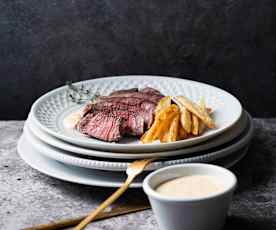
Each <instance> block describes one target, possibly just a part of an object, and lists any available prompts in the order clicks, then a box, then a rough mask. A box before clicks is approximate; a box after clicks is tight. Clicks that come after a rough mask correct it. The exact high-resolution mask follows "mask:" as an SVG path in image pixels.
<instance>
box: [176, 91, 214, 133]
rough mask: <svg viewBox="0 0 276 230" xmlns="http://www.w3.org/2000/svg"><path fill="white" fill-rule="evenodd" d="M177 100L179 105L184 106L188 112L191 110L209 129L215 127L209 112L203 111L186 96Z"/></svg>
mask: <svg viewBox="0 0 276 230" xmlns="http://www.w3.org/2000/svg"><path fill="white" fill-rule="evenodd" d="M175 99H176V101H177V102H178V103H180V104H182V106H184V107H185V108H186V109H187V110H189V111H190V112H191V113H193V114H194V115H196V116H197V117H198V118H200V119H201V120H202V121H203V123H204V124H206V126H207V127H209V128H214V127H215V123H214V121H213V120H212V118H211V117H210V116H209V114H208V113H207V111H202V110H201V109H200V107H199V106H198V105H197V104H195V103H194V102H192V101H190V100H189V99H188V98H186V97H184V96H177V97H176V98H175Z"/></svg>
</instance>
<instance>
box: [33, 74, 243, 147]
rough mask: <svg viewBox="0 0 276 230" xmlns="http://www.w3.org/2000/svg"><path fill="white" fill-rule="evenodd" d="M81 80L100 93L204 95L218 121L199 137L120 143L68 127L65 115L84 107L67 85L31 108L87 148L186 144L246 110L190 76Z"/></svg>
mask: <svg viewBox="0 0 276 230" xmlns="http://www.w3.org/2000/svg"><path fill="white" fill-rule="evenodd" d="M80 84H84V85H85V86H87V87H89V88H91V91H92V92H93V93H99V94H100V95H108V94H109V93H111V92H113V91H114V90H120V89H127V88H133V87H138V88H142V87H146V86H150V87H153V88H155V89H158V90H160V91H161V93H163V94H164V95H171V96H177V95H185V96H187V97H188V98H190V99H191V100H192V101H195V102H197V101H199V99H200V98H201V97H204V98H205V101H206V104H207V106H208V107H210V108H212V109H213V110H214V113H213V116H214V120H215V123H216V125H217V128H216V129H211V130H208V131H206V132H205V133H204V134H203V135H201V136H199V137H194V138H190V139H187V140H181V141H177V142H173V143H163V144H160V143H152V144H140V143H139V140H138V139H137V138H123V140H122V141H121V142H120V143H108V142H104V141H100V140H97V139H94V138H89V137H86V136H84V135H81V134H80V133H79V132H77V131H75V130H69V129H66V128H65V127H64V125H63V120H64V118H65V117H66V116H67V115H68V114H70V113H72V112H74V111H76V110H79V109H80V106H79V105H75V104H74V103H72V102H71V101H70V100H69V99H68V98H67V95H66V89H67V87H61V88H58V89H55V90H53V91H50V92H49V93H47V94H45V95H44V96H42V97H40V98H39V99H38V100H37V101H36V102H35V103H34V104H33V106H32V109H31V114H32V116H33V120H34V122H35V123H36V124H37V125H38V126H39V127H40V128H41V129H42V130H44V131H45V132H47V133H49V134H51V135H52V136H55V137H57V138H60V139H62V140H64V141H67V142H70V143H73V144H76V145H79V146H83V147H87V148H93V149H99V150H108V151H113V152H114V151H120V152H152V151H165V150H172V149H179V148H184V147H187V146H191V145H195V144H198V143H200V142H203V141H206V140H208V139H210V138H212V137H214V136H216V135H218V134H220V133H222V132H224V131H225V130H227V129H229V128H230V127H231V126H232V125H234V124H235V123H236V122H237V121H238V119H239V118H240V116H241V114H242V107H241V104H240V102H239V101H238V100H237V99H236V98H235V97H234V96H232V95H231V94H229V93H227V92H226V91H224V90H222V89H219V88H216V87H214V86H210V85H207V84H203V83H199V82H195V81H190V80H183V79H178V78H169V77H156V76H155V77H154V76H123V77H109V78H100V79H94V80H89V81H83V82H79V83H78V84H77V85H80Z"/></svg>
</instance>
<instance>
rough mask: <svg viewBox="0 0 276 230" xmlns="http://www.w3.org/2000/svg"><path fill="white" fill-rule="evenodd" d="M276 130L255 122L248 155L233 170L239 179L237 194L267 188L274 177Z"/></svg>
mask: <svg viewBox="0 0 276 230" xmlns="http://www.w3.org/2000/svg"><path fill="white" fill-rule="evenodd" d="M275 137H276V130H273V129H271V130H269V129H265V128H264V125H263V124H261V123H259V122H255V135H254V137H253V139H252V142H251V145H250V147H249V149H248V154H247V155H246V156H245V157H244V158H243V159H242V160H241V161H240V162H239V163H238V164H237V165H235V166H234V167H232V168H231V170H232V171H233V172H234V173H235V174H236V175H237V177H238V185H239V186H238V189H237V192H245V191H248V190H252V187H255V188H256V189H257V188H258V187H259V186H266V185H267V183H268V182H269V180H270V179H271V177H272V175H273V169H274V167H275V162H276V157H274V155H275V154H274V150H275V149H276V142H275Z"/></svg>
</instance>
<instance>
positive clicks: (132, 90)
mask: <svg viewBox="0 0 276 230" xmlns="http://www.w3.org/2000/svg"><path fill="white" fill-rule="evenodd" d="M133 92H138V88H131V89H123V90H117V91H114V92H112V93H111V94H109V96H118V95H122V94H125V93H133Z"/></svg>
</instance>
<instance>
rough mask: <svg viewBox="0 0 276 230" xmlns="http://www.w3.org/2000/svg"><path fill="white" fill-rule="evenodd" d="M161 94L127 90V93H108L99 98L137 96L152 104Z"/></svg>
mask: <svg viewBox="0 0 276 230" xmlns="http://www.w3.org/2000/svg"><path fill="white" fill-rule="evenodd" d="M162 97H163V96H162V95H160V94H159V95H157V94H150V93H143V92H127V93H122V94H119V95H110V96H105V97H100V99H101V98H102V99H110V98H139V99H143V100H146V101H150V102H152V103H154V104H157V103H158V101H159V100H160V99H161V98H162Z"/></svg>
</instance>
